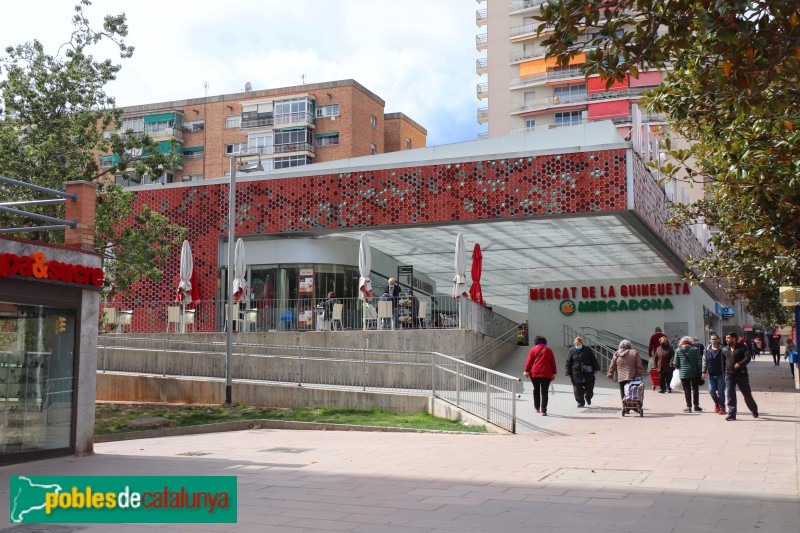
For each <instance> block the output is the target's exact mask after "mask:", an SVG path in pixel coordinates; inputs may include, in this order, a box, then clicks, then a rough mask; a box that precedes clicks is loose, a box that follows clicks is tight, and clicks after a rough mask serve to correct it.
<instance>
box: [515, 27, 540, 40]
mask: <svg viewBox="0 0 800 533" xmlns="http://www.w3.org/2000/svg"><path fill="white" fill-rule="evenodd" d="M538 27H539V25H538V24H523V25H522V26H514V27H513V28H511V29H510V30H509V31H508V36H509V37H510V38H512V39H514V38H515V37H521V36H522V35H528V34H535V33H536V28H538Z"/></svg>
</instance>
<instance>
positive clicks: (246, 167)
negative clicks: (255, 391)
mask: <svg viewBox="0 0 800 533" xmlns="http://www.w3.org/2000/svg"><path fill="white" fill-rule="evenodd" d="M238 169H239V170H241V171H242V172H258V171H262V170H264V167H263V166H262V165H261V160H260V159H259V161H258V163H249V164H242V165H241V166H239V167H238ZM236 170H237V166H236V157H234V156H231V182H230V188H229V190H228V316H227V318H226V321H225V330H226V332H227V336H226V339H225V403H226V404H228V405H230V404H231V403H232V401H231V400H232V399H231V388H232V383H233V371H232V368H231V367H232V366H233V255H234V254H233V247H234V241H235V237H236V212H235V210H236Z"/></svg>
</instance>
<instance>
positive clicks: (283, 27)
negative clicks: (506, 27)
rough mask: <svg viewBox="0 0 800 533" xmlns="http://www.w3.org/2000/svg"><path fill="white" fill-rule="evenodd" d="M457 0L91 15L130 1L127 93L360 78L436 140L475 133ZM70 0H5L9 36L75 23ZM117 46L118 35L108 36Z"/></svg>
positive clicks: (52, 39)
mask: <svg viewBox="0 0 800 533" xmlns="http://www.w3.org/2000/svg"><path fill="white" fill-rule="evenodd" d="M478 7H479V6H478V4H474V3H471V2H464V1H458V0H407V1H405V2H392V1H387V0H337V1H335V2H333V1H327V0H325V1H323V0H299V1H298V0H294V1H291V2H289V1H277V0H272V1H260V2H251V1H246V0H228V1H226V2H219V1H212V0H196V1H192V2H189V1H185V0H181V1H163V0H162V1H159V2H156V1H154V0H142V1H138V2H133V1H122V0H105V1H97V2H96V3H95V5H94V6H92V7H91V9H90V20H92V21H93V22H94V23H96V24H98V23H99V22H100V20H101V18H102V15H104V14H107V13H118V12H122V11H124V12H125V13H126V15H127V17H128V25H129V29H130V36H129V38H128V41H129V43H130V44H133V45H134V46H135V47H136V52H135V54H134V56H133V58H132V59H130V60H127V61H125V62H124V63H123V69H122V71H121V73H120V75H119V78H118V80H117V81H116V82H114V83H113V84H112V85H111V86H110V87H109V92H110V93H112V94H114V95H115V96H116V97H117V102H118V104H119V105H132V104H141V103H149V102H157V101H168V100H178V99H185V98H196V97H200V96H203V93H204V89H203V83H204V82H208V83H209V85H210V89H209V94H222V93H230V92H237V91H241V90H242V89H243V87H244V84H245V82H247V81H250V82H252V84H253V87H254V88H269V87H280V86H285V85H299V84H300V83H301V75H303V74H304V75H305V81H306V83H315V82H322V81H332V80H339V79H348V78H353V79H355V80H357V81H358V82H359V83H361V84H362V85H364V86H365V87H367V88H368V89H370V90H372V91H373V92H375V93H376V94H377V95H378V96H380V97H381V98H383V99H384V100H385V101H386V110H387V112H394V111H402V112H404V113H406V114H407V115H409V116H410V117H412V118H413V119H414V120H416V121H417V122H419V123H420V124H422V125H423V126H424V127H426V128H427V129H428V143H429V144H430V145H434V144H443V143H448V142H457V141H463V140H472V139H474V138H475V134H476V132H477V131H478V130H479V126H478V125H477V124H476V123H475V109H476V108H477V107H479V104H478V102H477V100H476V98H475V92H474V87H475V83H477V82H478V81H479V80H478V77H477V76H476V74H475V70H474V65H475V58H476V57H477V56H478V54H477V52H476V51H475V48H474V42H475V40H474V35H475V34H476V33H478V32H479V31H482V30H478V28H476V26H475V24H474V21H475V18H474V12H475V9H476V8H478ZM71 13H72V6H71V5H70V2H69V1H65V0H49V1H44V0H30V1H28V2H25V3H13V4H8V5H4V17H3V20H2V21H0V36H2V38H3V41H4V42H3V43H0V44H2V45H8V44H17V43H21V42H24V41H28V40H32V39H34V38H38V39H39V40H41V41H42V42H44V43H45V45H46V46H47V47H48V50H53V51H55V47H57V46H58V44H60V43H61V42H63V41H65V40H66V38H67V36H68V34H69V32H70V30H71V27H70V23H69V19H70V17H71ZM104 51H105V52H106V53H109V54H111V53H112V52H113V50H112V49H111V48H110V47H106V48H104Z"/></svg>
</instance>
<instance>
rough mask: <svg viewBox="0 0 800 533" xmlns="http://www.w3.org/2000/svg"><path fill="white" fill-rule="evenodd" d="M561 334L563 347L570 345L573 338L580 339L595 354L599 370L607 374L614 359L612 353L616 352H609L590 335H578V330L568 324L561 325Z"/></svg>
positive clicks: (607, 348) (609, 350) (606, 347)
mask: <svg viewBox="0 0 800 533" xmlns="http://www.w3.org/2000/svg"><path fill="white" fill-rule="evenodd" d="M562 332H563V334H564V345H565V346H570V345H572V341H573V339H574V338H575V337H581V338H582V339H583V342H584V344H586V345H587V346H589V347H590V348H591V349H592V350H593V351H594V352H595V355H597V356H598V357H597V362H598V363H599V364H600V370H601V371H602V372H604V373H605V372H608V369H609V368H611V361H612V360H613V359H614V352H615V351H616V350H611V349H610V348H609V347H608V346H606V345H604V344H603V343H601V342H600V341H599V340H598V339H597V338H596V337H594V336H593V335H591V334H586V333H579V332H578V330H576V329H574V328H573V327H572V326H569V325H568V324H562Z"/></svg>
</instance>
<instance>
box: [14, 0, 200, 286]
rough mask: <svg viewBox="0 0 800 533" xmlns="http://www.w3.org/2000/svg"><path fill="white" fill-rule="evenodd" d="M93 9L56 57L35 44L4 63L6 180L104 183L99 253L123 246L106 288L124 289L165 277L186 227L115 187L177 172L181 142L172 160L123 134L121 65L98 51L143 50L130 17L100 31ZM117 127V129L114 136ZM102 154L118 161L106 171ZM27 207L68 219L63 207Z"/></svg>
mask: <svg viewBox="0 0 800 533" xmlns="http://www.w3.org/2000/svg"><path fill="white" fill-rule="evenodd" d="M89 5H91V3H90V2H89V1H88V0H82V1H81V3H80V4H79V5H77V6H76V7H75V15H74V16H73V18H72V24H73V26H74V30H73V32H72V33H71V35H70V38H69V41H67V42H66V43H64V44H63V45H61V47H60V48H59V49H58V51H57V52H56V53H55V54H54V55H50V54H48V53H47V52H46V51H45V50H44V47H43V45H42V44H41V43H40V42H39V41H37V40H34V41H33V42H29V43H25V44H22V45H18V46H13V47H8V48H6V50H5V55H4V56H0V75H1V76H2V80H0V175H2V176H5V177H9V178H12V179H16V180H20V181H24V182H28V183H33V184H36V185H40V186H43V187H49V188H52V189H58V190H63V188H64V183H65V182H67V181H77V180H84V181H97V182H99V188H98V210H97V238H96V243H97V251H98V252H99V253H101V254H102V255H103V256H106V255H107V251H108V250H107V246H108V243H113V244H114V251H115V253H116V255H117V261H116V262H114V264H113V267H112V266H109V265H106V266H107V267H109V268H113V269H114V270H115V272H114V273H113V274H114V275H113V276H110V278H113V279H114V280H116V285H115V286H113V287H106V289H107V290H110V291H111V292H118V291H123V292H124V291H125V290H127V289H129V288H130V285H131V283H132V282H133V281H134V280H135V279H136V277H137V275H142V276H145V277H149V278H151V279H153V278H155V279H157V278H158V277H159V276H160V269H161V268H162V267H163V265H164V261H165V258H166V255H167V253H168V250H169V248H170V246H172V245H173V244H176V243H178V242H180V240H181V239H182V238H183V236H184V235H185V230H183V229H182V228H180V227H178V226H175V225H173V224H170V223H169V221H168V220H167V219H165V218H164V217H161V216H160V215H158V214H157V213H155V212H153V211H152V210H150V209H148V208H144V209H143V210H142V211H141V212H140V213H134V212H133V210H132V207H131V205H132V202H133V195H132V194H131V193H129V192H125V191H124V190H123V189H122V187H120V186H118V185H114V184H113V179H114V177H115V176H117V175H122V176H124V177H126V178H128V179H131V180H133V181H136V182H141V181H142V180H144V179H146V177H147V176H155V177H157V176H160V175H161V174H162V172H164V171H165V170H169V169H172V168H175V166H176V165H177V164H178V161H179V155H178V154H176V153H175V150H174V145H173V149H172V150H170V152H169V153H167V154H163V153H161V152H159V150H158V145H157V143H156V142H155V141H154V140H153V139H152V138H151V137H149V136H147V135H142V136H138V135H133V134H132V133H133V132H131V131H128V132H125V133H123V134H122V135H120V134H118V133H117V130H118V129H119V127H120V124H121V119H120V117H121V111H120V110H119V109H116V108H115V107H114V98H113V97H111V96H109V95H108V94H106V92H105V90H104V87H105V86H106V85H107V84H108V83H109V82H111V81H113V80H114V79H115V78H116V75H117V73H118V72H119V70H120V68H121V66H120V65H117V64H114V63H113V62H112V61H111V60H110V59H105V60H96V59H95V58H94V57H93V56H92V55H91V53H90V52H91V49H92V47H93V46H95V45H97V44H98V43H100V42H101V41H110V42H112V43H114V44H116V46H117V47H118V49H119V54H120V57H121V58H123V59H124V58H129V57H131V55H132V54H133V47H131V46H128V45H127V44H126V43H125V37H126V36H127V35H128V28H127V25H126V19H125V15H124V14H122V15H116V16H111V15H109V16H106V17H105V19H104V21H103V25H102V28H101V29H94V28H92V26H91V25H90V23H89V20H88V19H87V18H86V14H85V8H86V7H88V6H89ZM107 130H114V131H113V132H112V133H111V134H110V135H104V132H105V131H107ZM99 154H116V156H117V157H116V159H117V160H118V163H117V164H115V165H113V166H111V167H110V168H100V167H99V165H98V162H97V156H98V155H99ZM2 196H3V198H4V199H7V200H9V201H14V200H19V201H22V200H31V199H41V195H39V194H38V193H35V192H32V191H31V190H29V189H26V188H22V187H9V186H5V187H2ZM26 210H28V211H32V212H37V213H40V214H44V215H49V216H53V217H57V218H64V206H63V205H43V206H36V207H31V208H26ZM131 221H132V222H133V224H132V225H129V224H130V222H131ZM123 222H125V224H123ZM0 225H2V226H4V227H9V226H15V227H25V226H29V225H32V224H31V220H30V219H28V218H24V217H17V216H12V215H9V214H7V213H0ZM33 225H35V224H33ZM121 227H125V228H126V229H124V230H119V229H118V228H121ZM25 237H27V238H30V239H33V240H41V241H47V242H61V241H63V233H62V232H52V231H51V232H33V233H31V234H30V235H25ZM143 239H148V240H149V242H147V243H146V244H145V243H144V242H143ZM137 273H139V274H137Z"/></svg>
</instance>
